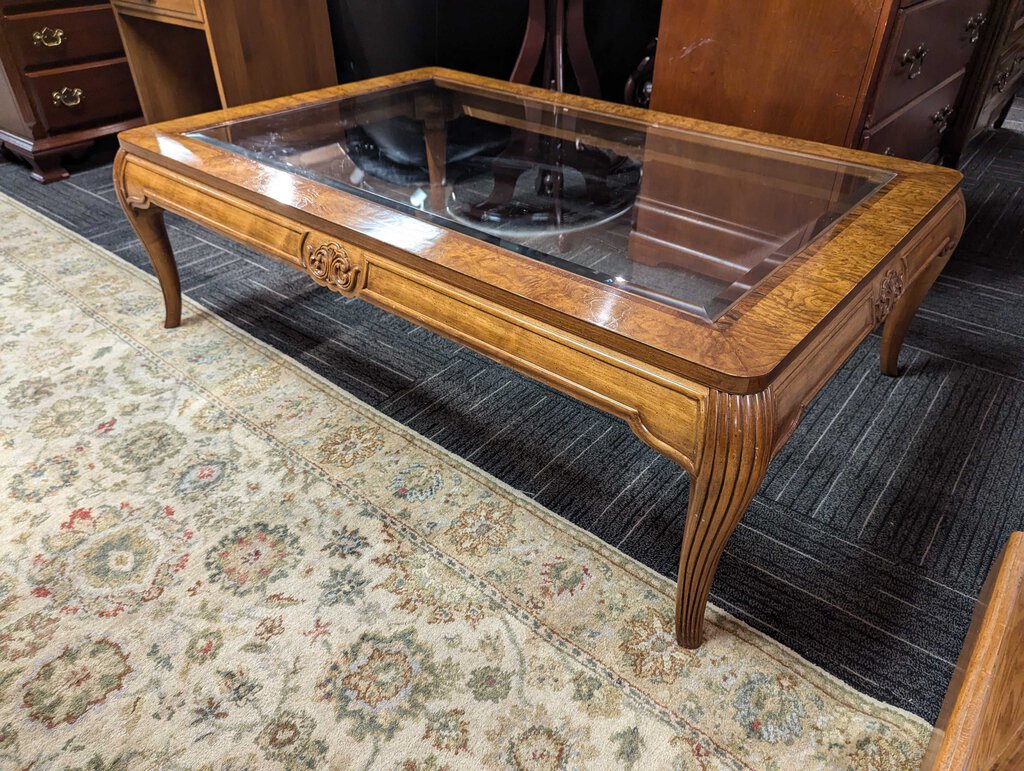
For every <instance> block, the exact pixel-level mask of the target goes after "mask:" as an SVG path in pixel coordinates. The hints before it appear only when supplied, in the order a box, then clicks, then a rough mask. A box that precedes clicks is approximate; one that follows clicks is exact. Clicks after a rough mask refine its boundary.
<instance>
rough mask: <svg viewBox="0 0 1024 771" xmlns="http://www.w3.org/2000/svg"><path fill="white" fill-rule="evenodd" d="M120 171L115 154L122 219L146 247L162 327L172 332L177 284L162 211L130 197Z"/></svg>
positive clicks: (177, 312) (120, 157)
mask: <svg viewBox="0 0 1024 771" xmlns="http://www.w3.org/2000/svg"><path fill="white" fill-rule="evenodd" d="M123 171H124V151H123V150H119V151H118V153H117V159H116V160H115V161H114V189H115V190H116V191H117V198H118V200H119V201H120V202H121V208H122V209H124V213H125V216H126V217H128V221H129V222H130V223H131V224H132V227H133V228H134V229H135V232H136V234H138V236H139V240H140V241H142V245H143V246H144V247H146V252H147V253H148V254H149V260H150V262H151V263H152V264H153V270H155V271H156V277H157V279H158V280H159V281H160V290H161V291H162V292H163V295H164V327H165V328H167V329H173V328H174V327H177V326H180V325H181V282H180V281H179V279H178V265H177V263H176V262H175V261H174V252H173V251H172V249H171V241H170V239H169V238H168V237H167V228H166V227H165V225H164V210H163V209H161V208H160V207H159V206H156V205H154V204H153V203H152V202H151V201H149V199H147V198H135V197H132V196H131V195H130V194H129V192H128V191H127V190H126V189H125V185H124V174H123Z"/></svg>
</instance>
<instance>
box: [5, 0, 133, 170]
mask: <svg viewBox="0 0 1024 771" xmlns="http://www.w3.org/2000/svg"><path fill="white" fill-rule="evenodd" d="M140 112H141V110H140V108H139V100H138V97H137V96H136V94H135V87H134V85H133V84H132V79H131V73H130V72H129V70H128V63H127V60H126V59H125V58H124V50H123V49H122V47H121V39H120V36H119V35H118V33H117V24H116V23H115V21H114V14H113V12H112V10H111V8H110V4H109V3H107V2H83V0H0V145H2V146H3V147H4V149H6V150H7V151H8V152H11V153H14V154H15V155H18V156H20V157H22V158H24V159H26V160H27V161H28V162H29V163H30V164H31V166H32V177H33V178H34V179H37V180H39V181H40V182H53V181H54V180H58V179H63V178H64V177H66V176H67V172H66V171H65V170H64V168H63V167H62V166H61V156H63V155H65V154H67V153H69V152H73V151H78V150H82V149H85V148H87V147H88V146H89V145H90V144H92V142H93V141H94V140H95V139H97V138H98V137H101V136H104V135H107V134H113V133H116V132H118V131H121V130H122V129H125V128H129V127H131V126H136V125H139V124H140V123H141V122H142V119H141V117H140Z"/></svg>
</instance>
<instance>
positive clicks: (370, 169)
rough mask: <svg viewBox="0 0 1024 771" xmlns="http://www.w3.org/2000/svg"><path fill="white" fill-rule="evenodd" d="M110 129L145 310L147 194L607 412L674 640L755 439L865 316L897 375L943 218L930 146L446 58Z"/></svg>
mask: <svg viewBox="0 0 1024 771" xmlns="http://www.w3.org/2000/svg"><path fill="white" fill-rule="evenodd" d="M120 142H121V150H120V152H119V153H118V157H117V161H116V163H115V167H114V179H115V183H116V187H117V192H118V195H119V197H120V200H121V203H122V205H123V207H124V210H125V213H126V214H127V216H128V218H129V220H131V222H132V224H133V226H134V227H135V229H136V231H137V232H138V234H139V236H140V238H141V239H142V241H143V243H144V244H145V246H146V248H147V250H148V251H149V254H150V257H151V258H152V261H153V265H154V267H155V269H156V273H157V276H158V277H159V279H160V284H161V287H162V290H163V295H164V300H165V304H166V326H167V327H174V326H177V325H178V324H179V322H180V315H181V297H180V289H179V283H178V273H177V268H176V266H175V261H174V256H173V254H172V251H171V246H170V243H169V241H168V238H167V233H166V231H165V229H164V222H163V213H164V211H165V210H166V211H171V212H174V213H176V214H179V215H181V216H183V217H186V218H188V219H190V220H192V221H194V222H197V223H199V224H201V225H204V226H207V227H209V228H211V229H212V230H215V231H218V232H220V233H223V234H224V235H226V236H228V237H230V238H233V239H235V240H236V241H238V242H241V243H243V244H247V245H249V246H251V247H255V248H256V249H258V250H260V251H262V252H264V253H266V254H268V255H270V256H271V257H275V258H277V259H279V260H281V261H283V262H285V263H287V264H289V265H292V266H293V267H295V268H297V269H299V270H301V271H304V272H305V273H307V274H308V275H309V276H310V278H311V279H312V280H313V281H315V282H317V283H318V284H320V285H322V286H324V287H326V288H328V289H330V290H332V291H334V292H338V293H340V294H342V295H345V296H348V297H359V298H360V299H362V300H365V301H367V302H369V303H372V304H374V305H376V306H379V307H380V308H383V309H386V310H388V311H390V312H392V313H394V314H397V315H399V316H401V317H403V318H405V319H408V320H409V321H411V322H413V323H415V324H418V325H421V326H423V327H426V328H428V329H431V330H434V331H435V332H437V333H439V334H441V335H444V336H445V337H448V338H451V339H452V340H456V341H458V342H460V343H462V344H464V345H466V346H468V347H470V348H472V349H474V350H476V351H479V352H481V353H483V354H484V355H486V356H489V357H491V358H492V359H495V360H496V361H499V362H502V363H504V364H506V365H508V366H510V367H512V368H513V369H516V370H518V371H520V372H523V373H525V374H527V375H529V376H531V377H533V378H536V379H537V380H540V381H542V382H544V383H547V384H548V385H550V386H552V387H554V388H556V389H558V390H560V391H562V392H564V393H566V394H569V395H571V396H574V397H576V398H578V399H580V400H582V401H584V402H587V403H589V404H591V405H594V406H596V407H598V408H600V409H602V410H605V411H607V412H609V413H611V414H613V415H616V416H618V417H620V418H622V419H624V420H625V421H627V422H628V424H629V426H630V427H631V428H632V429H633V431H634V432H635V433H636V434H637V435H638V436H639V437H640V438H641V439H642V440H643V441H645V442H647V443H648V444H649V445H651V446H652V447H653V448H655V449H656V450H658V451H659V452H661V453H663V454H664V455H666V456H668V457H669V458H671V459H672V460H674V461H676V462H678V463H679V465H681V466H682V467H683V468H684V469H685V470H686V471H687V472H689V473H690V475H691V477H692V485H691V488H690V500H689V509H688V512H687V518H686V524H685V528H684V532H683V542H682V550H681V553H680V561H679V580H678V592H677V603H676V609H675V612H676V636H677V639H678V641H679V643H680V644H681V645H684V646H687V647H691V648H693V647H697V646H699V645H700V644H701V642H702V639H703V637H702V634H703V631H702V627H703V619H704V607H705V604H706V602H707V598H708V594H709V591H710V587H711V582H712V579H713V577H714V574H715V571H716V569H717V566H718V562H719V558H720V557H721V554H722V551H723V549H724V548H725V544H726V541H727V540H728V538H729V536H730V534H731V533H732V532H733V530H734V529H735V528H736V526H737V524H738V523H739V521H740V518H741V517H742V516H743V513H744V511H745V510H746V508H747V506H748V504H749V503H750V501H751V499H752V498H753V496H754V494H755V493H756V492H757V489H758V486H759V485H760V484H761V482H762V480H763V479H764V476H765V472H766V469H767V467H768V464H769V462H770V461H771V459H772V457H773V456H774V455H775V454H776V453H777V452H778V451H779V449H780V448H781V447H782V445H783V444H784V443H785V442H786V440H787V439H788V437H789V436H790V435H791V434H792V432H793V430H794V428H795V427H796V425H797V423H798V421H799V420H800V416H801V413H802V412H803V410H804V408H805V407H806V406H807V404H808V402H809V401H810V400H811V398H812V397H813V396H814V395H815V393H817V391H818V390H819V389H820V388H821V387H822V386H823V385H824V384H825V383H826V382H828V380H829V379H830V378H831V377H832V376H833V374H834V373H835V372H836V370H837V369H838V368H839V367H840V365H842V363H843V362H844V361H845V360H846V358H847V357H848V356H849V355H850V353H851V352H852V351H853V349H854V348H855V347H856V346H857V345H858V343H860V342H861V341H862V340H863V339H864V338H865V337H866V336H867V335H868V334H869V333H870V332H871V331H872V330H873V329H874V328H875V327H876V326H878V325H879V324H883V323H884V330H883V332H882V342H881V359H882V361H881V367H882V370H883V371H884V372H885V373H887V374H890V375H895V374H896V373H897V362H898V356H899V350H900V346H901V344H902V341H903V338H904V335H905V333H906V331H907V326H908V325H909V323H910V321H911V318H912V317H913V315H914V313H915V311H916V309H917V307H918V305H919V304H920V302H921V300H922V298H923V297H924V295H925V293H926V292H927V291H928V289H929V287H930V286H931V284H932V282H933V281H934V280H935V278H936V276H937V275H938V274H939V272H940V271H941V270H942V268H943V266H944V265H945V263H946V261H947V260H948V258H949V256H950V254H951V253H952V251H953V248H954V247H955V245H956V243H957V241H958V239H959V237H960V234H961V233H962V231H963V227H964V203H963V196H962V194H961V192H960V181H961V176H960V175H959V174H958V173H957V172H955V171H951V170H949V169H943V168H939V167H935V166H927V165H922V164H918V163H911V162H907V161H902V160H898V159H894V158H889V157H884V156H878V155H869V154H867V153H861V152H856V151H850V150H844V149H839V148H834V147H828V146H825V145H818V144H813V143H808V142H802V141H798V140H793V139H785V138H781V137H774V136H768V135H763V134H758V133H756V132H751V131H746V130H741V129H737V128H730V127H726V126H720V125H715V124H710V123H703V122H700V121H695V120H690V119H687V118H682V117H676V116H671V115H667V114H660V113H655V112H649V111H645V110H640V109H636V108H631V107H624V106H619V105H613V104H608V103H604V102H599V101H595V100H590V99H585V98H582V97H577V96H571V95H565V94H556V93H552V92H547V91H544V90H540V89H535V88H529V87H525V86H520V85H514V84H509V83H504V82H499V81H493V80H488V79H483V78H478V77H474V76H470V75H466V74H462V73H457V72H452V71H448V70H443V69H433V68H432V69H422V70H416V71H412V72H407V73H402V74H399V75H393V76H388V77H385V78H378V79H374V80H368V81H365V82H361V83H354V84H349V85H343V86H338V87H336V88H330V89H326V90H323V91H316V92H311V93H307V94H302V95H298V96H290V97H285V98H281V99H275V100H272V101H268V102H262V103H258V104H252V105H247V106H243V107H238V108H234V109H230V110H225V111H222V112H215V113H210V114H207V115H202V116H196V117H191V118H186V119H181V120H175V121H170V122H167V123H162V124H158V125H152V126H146V127H143V128H138V129H133V130H131V131H127V132H125V133H122V134H121V135H120ZM623 516H628V514H627V513H626V512H623Z"/></svg>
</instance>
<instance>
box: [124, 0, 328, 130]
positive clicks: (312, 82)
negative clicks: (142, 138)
mask: <svg viewBox="0 0 1024 771" xmlns="http://www.w3.org/2000/svg"><path fill="white" fill-rule="evenodd" d="M113 6H114V12H115V14H116V16H117V24H118V28H119V29H120V31H121V38H122V40H123V41H124V48H125V51H126V53H127V56H128V63H129V65H130V66H131V72H132V77H133V78H134V79H135V84H136V86H137V88H138V92H139V100H140V101H141V102H142V112H143V114H144V115H145V117H146V120H147V121H148V122H150V123H156V122H159V121H164V120H170V119H171V118H180V117H183V116H185V115H195V114H197V113H201V112H209V111H210V110H217V109H221V108H224V107H235V106H237V105H240V104H248V103H249V102H256V101H260V100H262V99H271V98H273V97H277V96H284V95H286V94H295V93H299V92H302V91H310V90H312V89H316V88H323V87H325V86H333V85H335V84H336V83H337V82H338V79H337V72H336V69H335V62H334V45H333V43H332V42H331V32H330V24H329V22H328V18H327V4H326V2H325V0H113Z"/></svg>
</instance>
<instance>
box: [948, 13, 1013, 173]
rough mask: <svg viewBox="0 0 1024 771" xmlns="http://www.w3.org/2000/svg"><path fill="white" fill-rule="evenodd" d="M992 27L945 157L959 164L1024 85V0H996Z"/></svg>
mask: <svg viewBox="0 0 1024 771" xmlns="http://www.w3.org/2000/svg"><path fill="white" fill-rule="evenodd" d="M989 21H990V24H989V29H988V30H987V34H986V35H985V38H984V40H983V43H982V46H981V50H980V51H979V52H978V58H977V61H976V62H975V66H974V67H972V69H971V72H970V73H969V75H968V80H967V85H966V87H965V88H964V93H963V98H962V99H961V103H960V109H959V112H958V114H957V119H956V122H955V123H954V125H953V129H952V131H951V132H950V134H949V137H948V142H947V145H946V156H947V158H948V160H949V163H950V165H958V164H959V161H960V156H961V154H962V153H963V151H964V149H965V148H966V147H967V145H968V144H969V143H970V141H971V140H972V139H974V138H975V137H976V136H978V134H980V133H981V132H982V131H984V130H985V129H987V128H990V127H992V126H993V125H996V126H998V125H1000V124H1001V123H1002V120H1003V118H1004V117H1006V112H1007V110H1009V109H1010V105H1011V104H1012V103H1013V96H1014V94H1015V93H1016V92H1017V91H1018V90H1019V89H1020V87H1021V85H1022V84H1024V0H995V3H994V5H993V7H992V15H991V18H990V20H989Z"/></svg>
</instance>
